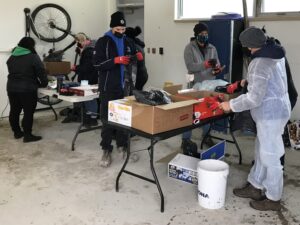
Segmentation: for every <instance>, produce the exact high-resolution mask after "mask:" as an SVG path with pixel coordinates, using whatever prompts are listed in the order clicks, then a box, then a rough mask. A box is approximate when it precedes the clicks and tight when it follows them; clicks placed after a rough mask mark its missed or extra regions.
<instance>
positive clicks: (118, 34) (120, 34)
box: [114, 32, 124, 38]
mask: <svg viewBox="0 0 300 225" xmlns="http://www.w3.org/2000/svg"><path fill="white" fill-rule="evenodd" d="M114 35H115V36H116V37H117V38H122V37H123V36H124V35H123V34H122V33H119V32H115V33H114Z"/></svg>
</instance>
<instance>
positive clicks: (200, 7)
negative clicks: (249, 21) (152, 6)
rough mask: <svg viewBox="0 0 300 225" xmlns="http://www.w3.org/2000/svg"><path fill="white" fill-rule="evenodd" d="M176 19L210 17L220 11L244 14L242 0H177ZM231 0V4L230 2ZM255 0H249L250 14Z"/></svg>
mask: <svg viewBox="0 0 300 225" xmlns="http://www.w3.org/2000/svg"><path fill="white" fill-rule="evenodd" d="M175 1H176V2H177V4H176V2H175V19H178V20H182V19H183V20H184V19H199V18H201V19H210V18H211V16H212V15H215V14H218V13H220V12H227V13H228V12H232V13H238V14H241V16H243V15H244V13H243V1H242V0H227V1H226V0H209V1H207V0H206V1H204V0H175ZM228 1H230V4H228ZM253 2H254V0H247V9H248V10H247V12H248V16H252V15H253V11H254V10H253V9H254V6H253Z"/></svg>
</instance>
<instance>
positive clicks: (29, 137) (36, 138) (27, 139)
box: [23, 134, 42, 143]
mask: <svg viewBox="0 0 300 225" xmlns="http://www.w3.org/2000/svg"><path fill="white" fill-rule="evenodd" d="M41 139H42V137H41V136H35V135H32V134H30V135H24V138H23V142H24V143H28V142H34V141H39V140H41Z"/></svg>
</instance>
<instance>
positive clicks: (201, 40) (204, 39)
mask: <svg viewBox="0 0 300 225" xmlns="http://www.w3.org/2000/svg"><path fill="white" fill-rule="evenodd" d="M196 39H197V41H199V43H200V44H204V45H207V44H208V35H197V37H196Z"/></svg>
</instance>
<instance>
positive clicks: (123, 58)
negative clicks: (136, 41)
mask: <svg viewBox="0 0 300 225" xmlns="http://www.w3.org/2000/svg"><path fill="white" fill-rule="evenodd" d="M129 62H130V58H129V56H118V57H115V58H114V63H115V64H123V65H128V64H129Z"/></svg>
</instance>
